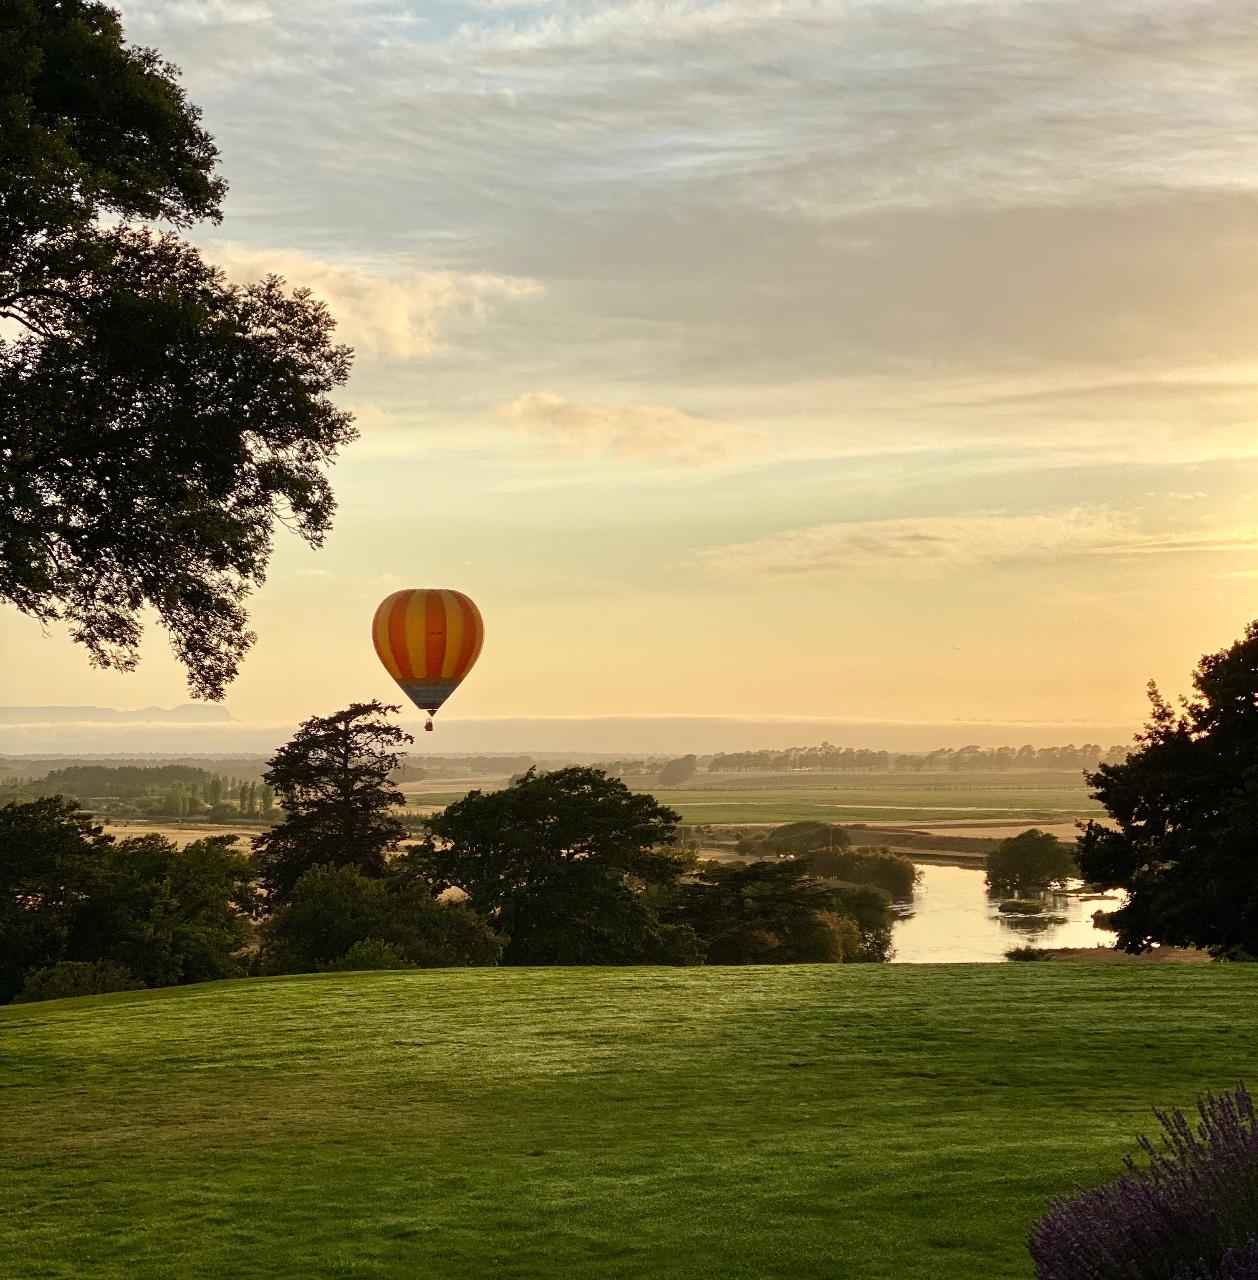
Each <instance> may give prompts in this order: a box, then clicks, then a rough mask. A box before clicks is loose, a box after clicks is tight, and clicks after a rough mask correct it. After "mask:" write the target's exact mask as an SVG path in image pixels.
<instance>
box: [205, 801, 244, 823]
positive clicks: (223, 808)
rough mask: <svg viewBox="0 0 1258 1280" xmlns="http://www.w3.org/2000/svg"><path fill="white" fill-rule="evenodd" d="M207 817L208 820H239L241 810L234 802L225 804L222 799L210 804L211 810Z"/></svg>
mask: <svg viewBox="0 0 1258 1280" xmlns="http://www.w3.org/2000/svg"><path fill="white" fill-rule="evenodd" d="M205 817H206V821H207V822H239V821H240V810H239V809H237V808H236V806H235V805H234V804H224V803H223V802H222V801H220V802H219V803H218V804H213V805H211V806H210V811H209V813H207V814H206V815H205Z"/></svg>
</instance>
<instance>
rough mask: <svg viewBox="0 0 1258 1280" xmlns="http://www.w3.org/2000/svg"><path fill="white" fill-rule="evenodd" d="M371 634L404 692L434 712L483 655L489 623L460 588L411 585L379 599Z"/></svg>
mask: <svg viewBox="0 0 1258 1280" xmlns="http://www.w3.org/2000/svg"><path fill="white" fill-rule="evenodd" d="M371 637H372V640H373V641H374V642H375V646H376V653H377V654H379V656H380V661H381V662H382V663H384V669H385V670H386V671H387V672H388V673H389V674H390V675H391V676H392V677H393V678H394V680H396V681H397V682H398V684H399V685H400V686H401V688H402V692H403V693H405V694H406V696H407V697H408V698H409V699H410V700H411V701H412V702H413V703H414V704H415V705H416V706H417V707H420V708H421V709H422V710H424V711H427V712H428V714H429V715H435V714H436V711H437V708H438V707H440V706H441V704H442V703H443V702H444V701H445V700H446V699H447V698H448V697H449V696H450V695H451V694H452V693H453V692H454V691H455V689H457V688H458V687H459V682H460V681H461V680H462V679H463V677H464V676H465V675H467V673H468V672H469V671H470V670H471V669H472V664H473V663H474V662H475V661H476V659H477V658H478V657H479V656H480V649H481V643H482V641H483V640H484V638H485V624H484V623H483V622H482V621H481V616H480V610H479V609H478V608H477V607H476V606H475V605H474V604H473V603H472V601H471V600H469V599H468V598H467V596H465V595H464V594H463V593H462V592H461V591H447V590H436V589H433V588H427V587H417V588H415V587H412V588H409V589H407V590H405V591H395V592H394V593H393V594H392V595H391V596H386V597H385V598H384V599H383V600H382V601H381V602H380V606H379V608H377V609H376V616H375V620H374V621H373V623H372V626H371Z"/></svg>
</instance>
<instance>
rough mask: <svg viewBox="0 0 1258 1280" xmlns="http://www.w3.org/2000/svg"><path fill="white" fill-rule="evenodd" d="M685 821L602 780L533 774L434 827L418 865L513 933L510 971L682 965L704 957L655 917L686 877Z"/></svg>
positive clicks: (582, 774) (581, 772)
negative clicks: (680, 838) (678, 844)
mask: <svg viewBox="0 0 1258 1280" xmlns="http://www.w3.org/2000/svg"><path fill="white" fill-rule="evenodd" d="M678 821H679V819H678V816H677V814H676V813H674V812H673V811H672V810H671V809H667V808H665V807H664V806H663V805H661V804H659V803H658V801H656V800H655V798H654V797H653V796H649V795H639V794H636V793H635V792H633V791H630V790H629V788H628V787H626V786H625V785H624V783H622V782H620V781H619V780H618V779H615V778H611V777H609V776H608V775H607V774H605V773H604V772H603V771H602V770H600V769H592V768H584V767H574V768H569V769H557V770H554V771H553V772H549V773H537V772H536V771H535V770H533V769H530V770H529V771H528V773H526V774H525V775H524V777H522V778H521V779H519V780H518V781H517V782H516V783H514V784H513V785H512V786H509V787H505V788H503V789H502V790H501V791H492V792H482V791H472V792H470V793H469V794H468V795H467V796H465V797H464V798H463V799H462V800H458V801H456V802H455V803H454V804H452V805H449V806H448V807H447V808H446V809H445V810H444V811H443V812H442V813H440V814H438V815H436V816H435V817H434V818H432V819H430V820H429V823H428V830H429V834H428V838H427V840H426V842H425V844H424V845H423V846H422V847H420V848H419V849H417V850H416V851H415V852H414V853H412V854H410V855H409V860H410V861H411V862H412V865H414V867H415V868H416V870H417V872H419V873H420V874H423V875H425V876H426V877H428V878H429V879H430V880H431V881H432V883H433V884H434V885H435V886H436V887H437V888H438V889H447V888H458V889H461V890H462V891H463V892H464V893H466V894H467V895H468V900H469V902H470V904H471V905H472V906H473V907H474V908H475V909H476V910H477V911H479V912H480V913H481V914H483V915H485V916H486V917H487V918H488V919H489V920H490V922H491V923H492V924H493V925H494V927H495V928H496V929H499V930H501V931H502V932H503V933H505V934H507V936H508V938H509V939H510V941H509V942H508V943H507V946H506V949H505V950H504V952H503V962H504V963H507V964H634V963H639V964H642V963H674V962H677V961H681V960H692V959H696V958H697V952H698V949H699V948H698V944H697V940H696V939H695V938H694V936H693V934H692V933H691V931H690V930H689V929H688V928H686V927H684V926H668V925H665V924H664V923H663V922H662V921H661V920H660V918H659V915H658V911H657V897H658V895H659V894H660V893H661V892H662V891H666V890H667V889H670V888H672V887H673V886H675V885H676V884H677V882H678V880H679V879H680V877H681V875H682V873H683V871H684V870H685V869H686V864H685V861H684V860H683V859H682V858H681V857H680V856H679V855H678V854H677V853H675V852H674V851H673V849H672V848H671V846H672V844H673V843H674V841H675V840H676V837H677V824H678Z"/></svg>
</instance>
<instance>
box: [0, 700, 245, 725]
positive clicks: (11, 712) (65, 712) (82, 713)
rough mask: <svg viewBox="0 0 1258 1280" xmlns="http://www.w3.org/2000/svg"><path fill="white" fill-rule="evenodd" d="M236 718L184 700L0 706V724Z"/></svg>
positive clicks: (201, 721)
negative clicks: (173, 703)
mask: <svg viewBox="0 0 1258 1280" xmlns="http://www.w3.org/2000/svg"><path fill="white" fill-rule="evenodd" d="M232 720H233V717H232V715H231V713H230V712H229V711H228V710H227V709H226V708H225V707H216V706H211V705H209V704H207V703H204V702H185V703H184V704H183V705H182V706H179V707H139V708H137V709H136V710H135V711H119V710H118V708H117V707H0V725H5V724H9V725H14V724H22V725H37V724H224V723H230V722H231V721H232Z"/></svg>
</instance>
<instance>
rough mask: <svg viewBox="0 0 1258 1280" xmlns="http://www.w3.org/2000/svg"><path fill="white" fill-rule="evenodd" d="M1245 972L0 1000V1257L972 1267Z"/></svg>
mask: <svg viewBox="0 0 1258 1280" xmlns="http://www.w3.org/2000/svg"><path fill="white" fill-rule="evenodd" d="M1256 998H1258V967H1255V966H1231V967H1228V966H1216V965H1202V966H1184V967H1176V966H1165V967H1157V966H1155V967H1150V968H1143V967H1140V966H1132V967H1127V968H1123V967H1114V968H1108V967H1103V966H1089V965H1078V966H1074V965H1052V966H1047V965H1045V966H1039V965H1000V966H997V965H990V966H981V965H975V966H969V965H955V966H920V967H917V966H904V967H899V966H897V967H888V966H815V967H808V966H801V967H789V968H743V969H727V970H720V969H691V970H659V969H618V970H590V969H584V970H576V969H574V970H544V969H539V970H519V969H517V970H510V969H502V970H460V971H455V970H445V971H428V972H417V973H405V974H398V973H380V974H348V975H336V976H320V977H309V978H287V979H274V980H253V981H247V982H235V983H219V984H212V985H206V986H201V987H188V988H183V989H175V990H167V991H153V992H139V993H130V994H125V995H118V996H106V997H98V998H95V999H89V1000H74V1001H64V1002H58V1003H54V1004H47V1005H27V1006H12V1007H9V1008H6V1009H0V1112H2V1113H3V1114H0V1124H2V1125H3V1128H2V1129H0V1132H3V1134H4V1140H3V1142H2V1143H0V1187H3V1204H4V1212H3V1213H2V1214H0V1275H4V1276H5V1277H12V1278H13V1280H17V1278H18V1277H21V1278H23V1280H24V1278H26V1277H67V1278H68V1277H76V1278H77V1277H85V1276H91V1277H93V1278H94V1280H99V1278H104V1277H110V1278H113V1277H117V1278H118V1280H121V1278H122V1277H127V1278H128V1280H159V1278H160V1280H169V1278H170V1277H176V1276H177V1277H180V1280H196V1278H198V1277H222V1278H224V1280H227V1278H229V1277H230V1278H231V1280H244V1278H248V1277H257V1278H259V1280H261V1278H262V1277H266V1278H267V1280H277V1278H281V1277H282V1278H290V1277H291V1278H293V1280H297V1278H299V1277H300V1278H301V1280H310V1278H316V1277H327V1278H332V1277H337V1278H340V1277H346V1278H348V1277H397V1278H398V1280H402V1278H403V1277H406V1278H407V1280H413V1278H416V1277H419V1278H425V1280H426V1278H429V1277H431V1278H432V1280H438V1278H440V1280H461V1278H464V1277H466V1278H471V1277H477V1278H478V1280H479V1278H481V1277H495V1278H497V1277H508V1278H510V1277H514V1278H518V1280H525V1278H526V1277H529V1278H532V1277H560V1276H562V1277H571V1278H572V1280H594V1278H601V1277H614V1278H623V1280H629V1278H630V1277H633V1278H635V1280H642V1278H645V1277H649V1278H656V1277H659V1278H665V1277H666V1278H668V1280H674V1278H676V1280H684V1278H691V1277H693V1278H694V1280H710V1278H711V1277H716V1276H719V1277H745V1278H747V1280H778V1278H781V1280H785V1278H786V1277H791V1278H792V1280H802V1278H805V1277H806V1278H808V1280H814V1278H815V1280H883V1278H885V1280H893V1278H894V1280H926V1278H927V1277H930V1278H932V1280H936V1278H938V1280H951V1278H955V1280H993V1278H996V1277H1028V1276H1030V1274H1031V1271H1030V1266H1029V1263H1028V1259H1027V1257H1026V1254H1025V1250H1024V1246H1023V1237H1024V1234H1025V1231H1026V1229H1027V1227H1028V1225H1029V1224H1030V1223H1031V1222H1032V1221H1033V1220H1034V1219H1035V1218H1036V1216H1037V1215H1038V1214H1039V1213H1040V1211H1041V1209H1042V1207H1043V1205H1044V1203H1045V1200H1046V1198H1047V1197H1048V1196H1050V1195H1051V1194H1053V1193H1055V1192H1058V1191H1063V1190H1068V1189H1069V1188H1070V1187H1071V1186H1072V1184H1074V1183H1076V1182H1078V1181H1082V1182H1085V1183H1086V1182H1092V1181H1096V1180H1100V1179H1102V1178H1105V1177H1108V1176H1110V1175H1111V1174H1113V1173H1114V1172H1115V1171H1116V1169H1117V1167H1118V1162H1119V1158H1120V1157H1121V1155H1122V1154H1123V1153H1124V1152H1126V1151H1128V1150H1130V1149H1131V1148H1132V1145H1133V1138H1134V1136H1135V1134H1136V1133H1137V1132H1139V1131H1146V1130H1148V1129H1150V1128H1151V1127H1152V1124H1153V1122H1152V1117H1151V1115H1150V1110H1149V1109H1150V1107H1151V1106H1153V1105H1155V1104H1157V1105H1162V1106H1166V1105H1175V1104H1187V1103H1190V1102H1191V1101H1192V1099H1193V1097H1194V1096H1195V1095H1196V1094H1197V1093H1198V1092H1199V1091H1201V1090H1204V1089H1206V1088H1214V1089H1220V1088H1224V1087H1227V1086H1229V1085H1231V1084H1232V1083H1234V1082H1235V1081H1236V1080H1237V1079H1238V1078H1248V1080H1249V1081H1250V1083H1253V1082H1254V1081H1255V1079H1258V1026H1256V1025H1255V1023H1254V1020H1253V1019H1251V1018H1248V1017H1243V1016H1238V1014H1239V1011H1241V1010H1244V1009H1246V1008H1252V1007H1253V1002H1254V1000H1255V999H1256Z"/></svg>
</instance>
